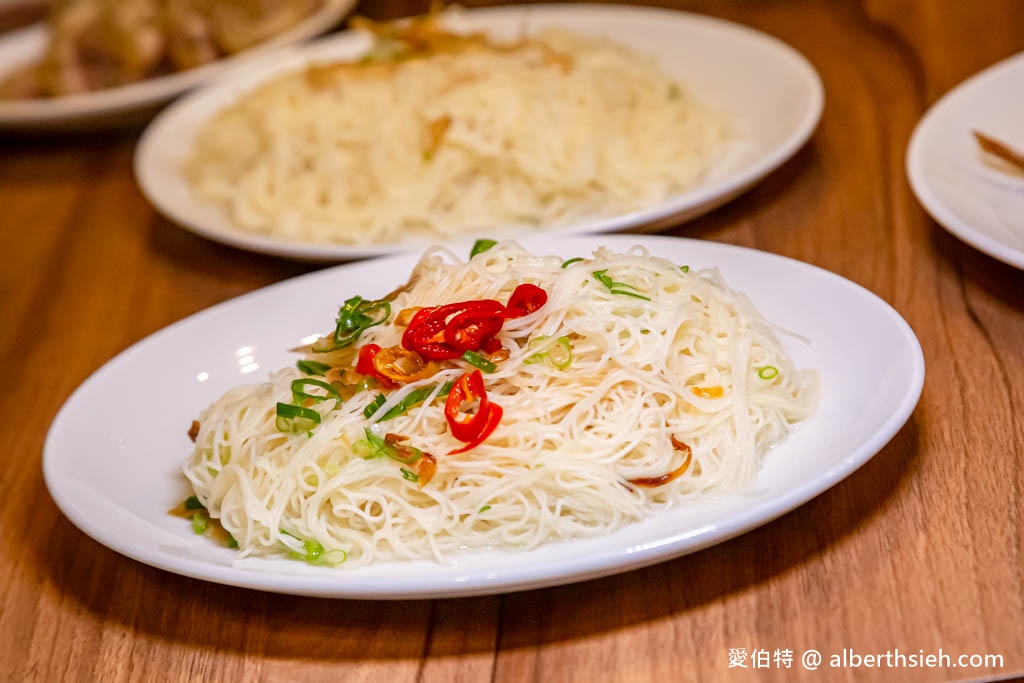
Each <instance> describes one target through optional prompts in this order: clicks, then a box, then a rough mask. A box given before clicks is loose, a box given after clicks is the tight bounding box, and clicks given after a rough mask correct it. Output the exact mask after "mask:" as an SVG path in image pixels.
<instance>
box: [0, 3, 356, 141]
mask: <svg viewBox="0 0 1024 683" xmlns="http://www.w3.org/2000/svg"><path fill="white" fill-rule="evenodd" d="M354 4H355V2H354V0H288V2H280V3H266V2H262V1H261V0H218V1H217V2H192V1H191V0H74V1H72V0H63V1H62V2H54V3H53V5H52V9H51V18H50V20H49V22H40V23H38V24H35V25H32V26H29V27H27V28H23V29H19V30H16V31H10V32H8V33H5V34H3V35H2V36H0V130H2V129H9V130H59V129H71V130H80V129H91V128H105V127H110V126H116V125H123V124H126V123H136V122H139V121H143V120H145V118H146V117H148V116H152V114H153V113H154V112H155V111H156V110H157V109H158V108H159V107H161V106H162V105H164V104H166V103H167V102H168V101H169V100H171V99H173V98H175V97H177V96H178V95H181V94H182V93H184V92H186V91H187V90H190V89H192V88H194V87H196V86H197V85H199V84H201V83H204V82H206V81H207V80H209V79H210V78H211V77H213V76H215V75H216V74H218V73H219V72H220V71H221V70H222V69H224V68H225V67H226V66H228V65H231V64H237V63H239V62H241V61H243V60H246V59H249V58H252V57H254V56H256V55H260V54H262V53H264V52H266V51H268V50H272V49H275V48H279V47H283V46H287V45H291V44H293V43H297V42H301V41H303V40H306V39H309V38H312V37H314V36H318V35H321V34H323V33H325V32H327V31H329V30H330V29H332V28H334V26H336V25H337V24H338V23H339V22H340V21H341V20H342V19H343V18H344V16H345V15H346V14H347V13H348V11H349V10H350V9H351V8H352V6H353V5H354Z"/></svg>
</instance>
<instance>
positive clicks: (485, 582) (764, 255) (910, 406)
mask: <svg viewBox="0 0 1024 683" xmlns="http://www.w3.org/2000/svg"><path fill="white" fill-rule="evenodd" d="M609 238H610V241H611V242H612V243H613V244H611V245H610V246H612V247H613V248H627V247H628V246H631V245H633V244H641V245H644V246H647V247H649V248H650V247H653V246H656V245H657V244H659V243H662V244H673V245H676V246H677V247H684V248H685V246H686V245H687V244H691V245H695V246H699V247H700V248H703V249H709V250H710V251H712V252H721V253H725V254H729V253H736V254H741V255H746V256H752V257H753V258H758V259H766V260H768V261H772V262H775V263H776V264H781V265H783V266H785V267H789V268H798V269H801V270H806V271H808V272H810V273H811V274H813V275H814V276H816V277H821V278H826V279H828V280H831V281H832V282H833V283H835V284H836V285H837V286H840V287H843V288H846V289H847V290H848V291H850V292H851V293H854V294H856V295H857V296H858V297H863V298H864V300H865V301H866V302H869V303H871V304H872V307H873V308H875V309H876V310H877V311H878V312H879V314H880V315H884V316H885V317H886V318H887V319H888V320H889V321H890V322H891V323H892V324H893V325H894V329H895V330H896V331H898V333H899V334H898V337H899V340H900V342H901V343H903V344H906V347H907V348H906V351H907V352H908V354H909V355H908V360H910V365H909V368H908V375H909V377H910V382H909V383H908V385H907V387H906V389H905V391H904V393H903V395H902V397H901V400H900V401H899V403H898V406H897V407H896V408H895V409H894V410H893V412H892V413H891V415H890V416H889V417H888V418H887V419H886V420H885V421H884V422H883V423H882V424H880V425H878V427H877V428H876V429H875V431H873V432H872V433H871V434H870V435H869V436H868V437H867V438H865V439H863V440H862V441H861V442H860V444H859V446H858V447H857V448H854V449H852V450H851V451H850V452H848V453H846V454H845V456H844V457H842V458H841V459H839V460H837V461H836V462H835V463H834V464H833V465H832V466H831V467H829V468H828V469H827V470H825V471H824V472H822V473H821V474H820V475H818V476H814V477H810V478H806V479H805V480H803V481H801V482H800V483H798V484H797V485H796V486H794V487H792V488H791V489H790V490H788V491H786V492H784V493H783V494H782V495H775V496H773V497H771V498H768V499H766V500H763V501H759V502H758V504H756V505H754V506H752V507H750V508H747V509H746V510H745V511H743V512H738V513H735V514H733V515H732V516H730V517H728V518H726V519H718V520H715V521H714V522H713V523H710V524H709V525H705V528H704V529H696V530H694V529H692V528H691V529H689V530H686V529H684V530H683V533H675V534H671V535H669V536H662V537H659V539H658V542H656V543H653V544H648V545H647V546H645V547H641V548H636V547H629V548H626V547H621V548H614V547H613V548H611V549H605V550H602V551H600V552H596V553H592V554H591V555H589V556H585V557H584V560H583V561H582V562H580V561H579V560H566V561H563V562H561V563H559V564H560V566H561V570H560V571H558V572H555V573H552V572H550V571H543V570H542V568H540V567H532V568H531V569H529V570H523V569H521V568H520V569H519V570H518V571H517V572H516V573H515V574H514V576H512V577H507V576H503V575H502V573H501V571H500V570H499V571H496V572H492V573H491V575H481V574H480V573H479V572H477V573H476V575H475V576H469V577H463V578H462V579H461V580H460V579H458V578H452V577H448V578H445V577H442V578H441V580H440V581H439V580H438V579H437V578H434V579H433V580H432V581H433V582H431V580H420V581H418V583H420V584H422V585H409V583H410V579H409V577H407V576H404V577H400V578H398V579H396V580H395V583H394V584H393V585H392V586H390V587H388V588H386V589H385V588H376V589H368V588H367V587H365V586H361V585H360V581H359V580H356V581H355V582H352V581H346V580H345V574H343V573H342V574H334V573H331V572H333V571H335V570H329V571H328V572H327V573H324V574H316V575H309V574H302V573H300V572H296V573H294V574H288V573H277V572H274V573H269V572H256V571H247V570H246V569H245V568H238V567H233V566H231V565H224V566H222V565H216V564H213V563H210V562H209V561H202V560H197V559H189V558H183V557H179V556H176V555H173V554H164V555H160V556H158V557H154V556H153V553H152V552H151V551H150V552H148V553H147V552H145V551H144V550H142V549H139V548H137V547H136V546H134V545H133V544H132V543H131V542H130V541H127V540H124V539H122V538H120V537H118V536H116V535H110V534H107V533H106V532H105V530H104V529H103V528H102V527H101V526H98V525H97V524H94V520H93V519H91V518H90V517H89V515H88V511H84V512H83V511H82V510H80V509H79V508H80V507H81V505H80V504H76V503H75V499H74V496H73V495H72V494H69V493H68V492H67V491H66V489H65V485H64V484H63V483H62V482H61V477H62V476H63V477H65V478H66V477H67V475H66V474H62V473H61V470H60V468H59V466H58V463H59V461H60V459H61V457H62V456H61V455H60V454H58V453H56V452H55V450H56V448H57V446H56V445H55V442H56V441H57V440H58V438H60V437H61V433H62V430H64V429H65V428H64V427H63V425H64V424H65V422H67V421H68V420H70V419H71V418H70V417H69V416H70V415H72V414H73V412H74V410H75V409H76V408H77V403H78V402H80V401H82V400H84V399H83V398H82V397H83V396H85V395H86V394H87V392H88V391H89V389H90V387H91V386H93V385H94V384H96V383H99V382H102V381H103V378H104V376H105V375H106V374H107V373H109V372H115V371H116V367H117V364H118V363H119V362H120V361H121V360H122V359H124V358H125V357H127V356H129V355H135V354H139V353H145V351H146V348H147V346H149V345H152V344H154V343H158V342H159V341H160V340H161V339H162V338H163V337H165V336H169V335H173V334H177V333H178V331H179V330H181V329H183V328H185V327H187V326H191V325H196V324H202V321H203V320H204V319H205V318H208V317H215V316H217V315H219V314H220V312H221V311H223V310H226V309H230V308H231V307H234V306H237V305H239V304H241V303H244V302H245V301H246V300H249V299H255V298H257V297H260V296H264V295H266V294H268V293H273V292H274V291H275V290H278V289H283V288H286V287H291V286H295V285H296V284H297V283H302V282H305V281H307V280H316V279H318V278H323V279H329V278H331V277H334V276H335V274H336V273H337V272H339V271H344V270H348V269H351V268H352V267H355V266H366V265H368V264H372V263H374V261H363V262H356V263H351V264H343V265H339V266H335V267H333V268H327V269H322V270H318V271H313V272H310V273H306V274H304V275H300V276H297V277H294V278H290V279H287V280H283V281H280V282H277V283H274V284H271V285H268V286H266V287H262V288H259V289H256V290H253V291H251V292H247V293H245V294H242V295H240V296H236V297H233V298H231V299H228V300H226V301H223V302H220V303H218V304H215V305H213V306H210V307H208V308H205V309H203V310H200V311H198V312H196V313H193V314H192V315H189V316H187V317H185V318H183V319H181V320H178V321H175V322H173V323H171V324H169V325H167V326H166V327H164V328H162V329H160V330H158V331H156V332H154V333H152V334H150V335H148V336H146V337H144V338H143V339H141V340H139V341H137V342H135V343H134V344H132V345H130V346H129V347H128V348H126V349H124V350H123V351H121V352H120V353H118V354H117V355H116V356H114V357H113V358H111V359H110V360H108V361H107V362H106V363H104V364H103V365H102V366H100V367H99V368H98V369H96V370H95V371H94V372H93V373H92V374H91V375H90V376H89V377H88V378H87V379H85V380H84V381H83V382H82V383H81V384H80V385H79V386H78V387H77V388H76V389H75V390H74V391H73V392H72V393H71V394H70V395H69V396H68V398H67V399H66V400H65V402H64V403H63V405H62V406H61V408H60V409H59V411H58V412H57V414H56V416H55V417H54V419H53V422H52V423H51V425H50V427H49V429H48V431H47V435H46V440H45V443H44V446H43V457H42V469H43V476H44V481H45V484H46V487H47V490H48V491H49V493H50V496H51V498H52V499H53V500H54V502H55V503H56V505H57V507H58V508H59V509H60V510H61V512H62V513H63V514H64V515H65V517H67V519H69V520H70V521H71V522H72V524H74V525H75V526H76V527H78V528H79V529H80V530H81V531H82V532H83V533H85V534H86V535H87V536H89V537H91V538H92V539H93V540H95V541H96V542H98V543H100V544H101V545H104V546H106V547H108V548H110V549H112V550H114V551H115V552H117V553H119V554H121V555H123V556H126V557H128V558H130V559H133V560H135V561H138V562H141V563H143V564H145V565H148V566H152V567H156V568H158V569H163V570H165V571H170V572H172V573H176V574H180V575H183V576H189V577H192V578H197V579H201V580H205V581H210V582H213V583H219V584H223V585H230V586H236V587H242V588H250V589H255V590H262V591H268V592H275V593H285V594H292V595H306V596H314V597H326V598H345V599H389V600H390V599H434V598H447V597H468V596H476V595H491V594H499V593H510V592H516V591H520V590H531V589H537V588H544V587H550V586H557V585H564V584H569V583H576V582H581V581H586V580H590V579H594V578H599V577H602V576H609V575H613V574H618V573H623V572H626V571H632V570H634V569H639V568H642V567H645V566H650V565H653V564H657V563H660V562H665V561H668V560H670V559H674V558H677V557H681V556H683V555H688V554H691V553H694V552H697V551H699V550H702V549H704V548H707V547H710V546H713V545H717V544H719V543H723V542H725V541H727V540H730V539H732V538H735V537H736V536H739V535H741V534H743V533H745V532H747V531H750V530H752V529H755V528H757V527H760V526H762V525H765V524H767V523H769V522H771V521H772V520H775V519H777V518H779V517H781V516H782V515H784V514H787V513H788V512H791V511H792V510H794V509H796V508H797V507H799V506H801V505H803V504H804V503H806V502H807V501H809V500H811V499H812V498H814V497H816V496H818V495H820V494H821V493H824V492H825V491H827V490H828V489H830V488H832V487H833V486H835V485H836V484H838V483H839V482H840V481H842V480H843V479H845V478H847V477H848V476H850V475H851V474H853V472H855V471H856V470H857V469H859V468H860V467H861V466H863V465H864V464H865V463H867V462H868V461H869V460H870V459H871V458H872V457H874V455H876V454H877V453H878V452H880V451H881V450H882V449H883V448H884V447H885V446H886V444H888V443H889V442H890V441H891V440H892V438H893V437H894V436H895V435H896V434H897V433H898V432H899V431H900V429H902V427H903V426H904V425H905V424H906V422H907V421H908V420H909V419H910V417H911V415H912V414H913V411H914V409H915V407H916V406H917V403H918V401H919V399H920V396H921V391H922V388H923V384H924V378H925V359H924V354H923V351H922V348H921V345H920V341H919V340H918V339H917V336H916V334H915V333H914V331H913V328H912V327H911V326H910V324H909V323H908V322H907V321H906V320H905V319H904V318H903V317H902V316H901V315H900V313H899V312H898V311H897V310H896V309H895V308H894V307H893V306H891V305H890V304H889V303H887V302H886V301H885V300H883V299H882V298H881V297H879V296H878V295H876V294H875V293H873V292H871V291H870V290H868V289H867V288H865V287H863V286H861V285H859V284H857V283H855V282H853V281H852V280H849V279H847V278H844V277H842V276H840V275H838V274H836V273H833V272H831V271H828V270H825V269H824V268H821V267H819V266H815V265H813V264H809V263H806V262H803V261H798V260H796V259H792V258H789V257H786V256H781V255H778V254H773V253H770V252H765V251H760V250H757V249H752V248H749V247H743V246H737V245H731V244H722V243H717V242H709V241H705V240H696V239H689V238H678V237H667V236H658V235H643V236H637V235H588V236H576V235H566V236H558V237H556V238H555V239H554V240H553V241H554V242H557V243H566V242H573V243H576V244H577V245H579V246H578V248H588V247H593V246H597V244H598V243H601V242H602V240H604V241H605V243H607V241H609ZM520 242H521V243H525V244H527V245H530V244H531V242H530V241H529V240H520ZM534 242H552V240H551V238H544V237H541V238H539V239H535V240H534ZM583 245H588V246H583ZM551 248H552V249H560V248H562V247H561V244H553V245H552V247H551ZM410 256H411V255H410V254H407V253H406V254H395V255H393V256H391V257H389V258H388V259H384V260H383V261H384V263H386V262H387V261H391V260H399V259H408V258H409V257H410ZM63 457H65V458H66V456H63ZM69 498H70V500H69ZM711 526H713V528H708V527H711ZM622 528H625V527H622ZM690 539H696V540H695V541H691V540H690ZM571 542H572V541H569V543H571ZM541 547H544V546H541ZM611 556H616V557H619V558H620V560H619V561H609V558H610V557H611ZM622 556H625V557H627V558H628V559H626V560H623V559H621V557H622ZM388 564H396V563H388Z"/></svg>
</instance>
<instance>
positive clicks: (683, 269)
mask: <svg viewBox="0 0 1024 683" xmlns="http://www.w3.org/2000/svg"><path fill="white" fill-rule="evenodd" d="M679 270H681V271H683V272H684V273H689V272H690V266H679Z"/></svg>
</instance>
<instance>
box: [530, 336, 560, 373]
mask: <svg viewBox="0 0 1024 683" xmlns="http://www.w3.org/2000/svg"><path fill="white" fill-rule="evenodd" d="M549 339H550V337H547V336H544V335H541V336H539V337H534V338H533V339H531V340H530V343H529V344H528V345H527V347H526V348H527V350H530V349H535V348H540V347H542V346H546V345H548V343H549V342H548V340H549ZM545 362H546V363H547V364H548V365H551V366H552V367H555V368H558V369H559V370H564V369H566V368H567V367H569V366H570V365H571V364H572V343H571V342H570V341H569V337H568V336H562V337H559V338H558V339H557V340H555V343H554V345H552V346H551V348H549V349H548V350H547V351H538V352H537V353H535V354H533V355H531V356H528V357H527V358H526V360H524V361H523V363H524V364H526V365H533V364H534V363H545Z"/></svg>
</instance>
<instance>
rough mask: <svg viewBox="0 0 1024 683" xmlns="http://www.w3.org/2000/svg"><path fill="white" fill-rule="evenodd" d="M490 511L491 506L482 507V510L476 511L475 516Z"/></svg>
mask: <svg viewBox="0 0 1024 683" xmlns="http://www.w3.org/2000/svg"><path fill="white" fill-rule="evenodd" d="M490 509H491V506H490V505H484V506H483V507H482V508H480V509H479V510H477V514H479V513H481V512H487V511H488V510H490Z"/></svg>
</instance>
